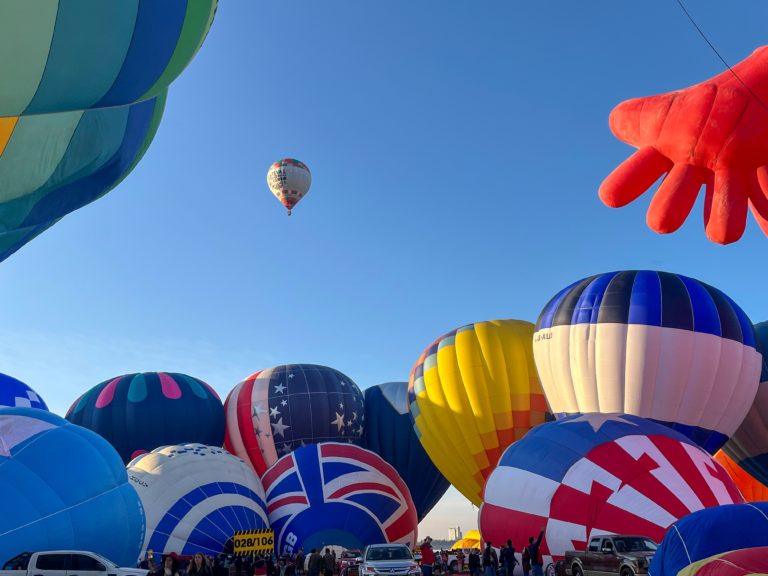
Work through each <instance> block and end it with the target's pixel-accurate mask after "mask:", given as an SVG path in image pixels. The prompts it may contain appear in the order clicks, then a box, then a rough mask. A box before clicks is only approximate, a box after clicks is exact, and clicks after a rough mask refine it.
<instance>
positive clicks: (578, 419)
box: [479, 413, 744, 564]
mask: <svg viewBox="0 0 768 576" xmlns="http://www.w3.org/2000/svg"><path fill="white" fill-rule="evenodd" d="M484 500H485V501H484V503H483V505H482V506H481V508H480V519H479V522H480V530H481V532H482V535H483V538H484V539H485V540H490V541H491V542H502V541H505V540H506V539H507V538H511V539H512V541H513V542H527V541H528V538H529V537H530V536H534V537H535V536H537V535H538V534H539V531H540V530H541V529H542V528H543V529H544V539H543V540H542V545H541V553H542V556H543V557H544V560H545V564H546V563H548V562H553V561H556V560H560V559H562V558H563V557H564V556H565V552H566V550H584V549H585V548H586V543H587V542H588V541H589V539H590V538H591V537H593V536H596V535H600V534H637V535H640V536H646V537H648V538H651V539H652V540H655V541H656V542H661V540H662V538H663V537H664V534H665V533H666V531H667V529H668V528H669V526H671V525H672V524H673V523H674V522H675V521H676V520H678V519H679V518H682V517H683V516H686V515H688V514H689V513H691V512H694V511H696V510H701V509H703V508H710V507H713V506H719V505H721V504H732V503H742V502H744V499H743V497H742V495H741V493H740V492H739V490H738V488H737V487H736V485H735V484H734V482H733V480H731V478H730V477H729V476H728V473H727V472H726V471H725V470H724V469H723V468H722V466H720V464H718V463H717V462H716V461H715V460H714V459H713V458H712V457H711V456H710V455H709V454H708V453H707V452H705V451H704V450H703V449H702V448H699V447H698V446H697V445H696V444H695V443H694V442H693V441H692V440H690V439H688V438H686V437H685V436H683V435H682V434H680V433H679V432H676V431H674V430H672V429H670V428H669V427H667V426H664V425H662V424H658V423H655V422H652V421H650V420H646V419H644V418H640V417H638V416H630V415H624V414H595V413H592V414H583V415H578V416H568V417H566V418H563V419H561V420H557V421H555V422H549V423H546V424H542V425H540V426H537V427H536V428H534V429H533V430H531V431H530V432H528V434H527V435H526V436H525V437H524V438H523V439H522V440H519V441H518V442H515V443H514V444H513V445H512V446H510V447H509V448H508V449H507V450H506V451H505V452H504V454H503V455H502V457H501V460H500V461H499V465H498V467H497V468H496V469H495V470H494V471H493V472H492V473H491V475H490V476H489V478H488V481H487V482H486V484H485V490H484Z"/></svg>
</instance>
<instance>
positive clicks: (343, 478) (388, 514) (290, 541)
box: [262, 442, 418, 555]
mask: <svg viewBox="0 0 768 576" xmlns="http://www.w3.org/2000/svg"><path fill="white" fill-rule="evenodd" d="M262 481H263V483H264V489H265V490H266V494H267V512H268V513H269V523H270V525H271V526H272V529H273V530H274V531H275V551H276V552H277V554H278V555H283V554H292V553H294V552H296V551H298V549H299V548H304V549H305V550H310V549H312V548H320V547H322V546H324V545H326V544H338V545H340V546H344V547H345V548H349V549H360V548H363V547H364V546H367V545H368V544H381V543H392V542H399V543H403V544H407V545H408V546H411V547H412V546H414V545H415V543H416V531H417V527H418V519H417V517H416V507H415V506H414V504H413V500H412V499H411V494H410V492H409V491H408V487H407V486H406V485H405V482H404V481H403V480H402V478H400V476H399V475H398V474H397V472H396V471H395V469H394V468H393V467H392V466H390V465H389V464H387V463H386V462H385V461H384V460H382V459H381V457H380V456H378V455H377V454H374V453H373V452H371V451H369V450H365V449H363V448H360V447H358V446H355V445H352V444H341V443H337V442H329V443H323V444H313V445H309V446H305V447H304V448H299V449H298V450H296V451H295V452H292V453H290V454H288V455H287V456H283V457H282V458H280V459H279V460H278V461H277V462H276V463H275V464H274V465H273V466H272V467H271V468H270V469H269V470H267V472H266V474H265V475H264V476H263V477H262Z"/></svg>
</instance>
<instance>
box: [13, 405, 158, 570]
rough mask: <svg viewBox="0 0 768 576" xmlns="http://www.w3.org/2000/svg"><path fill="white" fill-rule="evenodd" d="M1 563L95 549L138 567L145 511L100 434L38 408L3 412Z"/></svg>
mask: <svg viewBox="0 0 768 576" xmlns="http://www.w3.org/2000/svg"><path fill="white" fill-rule="evenodd" d="M0 469H2V474H0V510H2V514H0V558H5V559H8V558H13V557H14V556H16V555H17V554H19V553H20V552H22V551H24V550H61V549H74V550H90V551H93V552H97V553H99V554H101V555H103V556H106V557H107V558H109V559H110V560H112V561H113V562H117V563H118V564H119V565H121V566H134V565H135V564H136V562H137V560H138V558H139V555H140V553H141V549H142V548H141V545H142V541H143V540H144V510H143V509H142V506H141V502H140V501H139V497H138V496H137V495H136V491H135V490H134V489H133V488H132V487H131V486H130V485H129V483H128V476H127V475H126V473H125V468H124V467H123V463H122V462H121V461H120V456H118V454H117V452H115V450H114V449H113V448H112V447H111V446H110V445H109V443H108V442H107V441H106V440H104V439H103V438H102V437H101V436H99V435H98V434H95V433H93V432H91V431H90V430H86V429H85V428H81V427H79V426H75V425H73V424H70V423H69V422H67V421H66V420H64V419H63V418H61V417H59V416H56V415H55V414H51V413H50V412H46V411H44V410H38V409H35V408H0Z"/></svg>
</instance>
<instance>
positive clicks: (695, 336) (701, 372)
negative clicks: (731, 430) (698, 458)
mask: <svg viewBox="0 0 768 576" xmlns="http://www.w3.org/2000/svg"><path fill="white" fill-rule="evenodd" d="M691 340H692V341H693V351H692V355H691V358H690V363H689V365H688V366H687V369H686V373H687V376H686V377H684V379H683V380H680V381H678V382H675V381H674V380H670V381H669V382H668V383H667V385H668V386H675V385H677V386H680V387H681V388H682V390H683V396H682V398H681V400H680V404H678V406H679V408H678V409H677V411H676V413H675V414H673V417H671V418H668V421H669V422H680V423H683V424H691V425H693V423H698V426H699V427H701V428H705V429H707V430H719V427H718V420H719V418H717V417H716V416H715V415H716V414H717V413H718V412H719V410H718V408H720V407H723V406H725V405H726V404H725V403H730V402H731V400H732V399H731V390H730V388H729V387H728V386H717V383H718V379H717V374H718V370H719V366H720V361H721V358H722V355H723V354H724V353H726V352H727V350H726V349H725V348H727V344H728V341H726V340H723V339H722V338H720V337H718V336H713V335H711V334H703V333H700V332H693V333H692V337H691ZM659 419H663V417H659Z"/></svg>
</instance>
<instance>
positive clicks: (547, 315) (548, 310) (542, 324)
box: [536, 282, 579, 332]
mask: <svg viewBox="0 0 768 576" xmlns="http://www.w3.org/2000/svg"><path fill="white" fill-rule="evenodd" d="M577 284H579V282H574V283H573V284H571V285H570V286H568V287H567V288H564V289H563V290H561V291H560V292H558V293H557V294H556V295H555V296H554V297H553V298H552V300H550V301H549V302H547V305H546V306H545V307H544V310H542V312H541V314H540V315H539V319H538V320H537V321H536V331H537V332H538V330H539V329H540V328H551V327H552V326H553V322H554V318H555V314H556V313H557V310H558V308H559V307H560V304H561V303H562V301H563V299H564V298H565V297H566V295H567V294H568V292H570V290H571V288H573V287H574V286H576V285H577Z"/></svg>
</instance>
